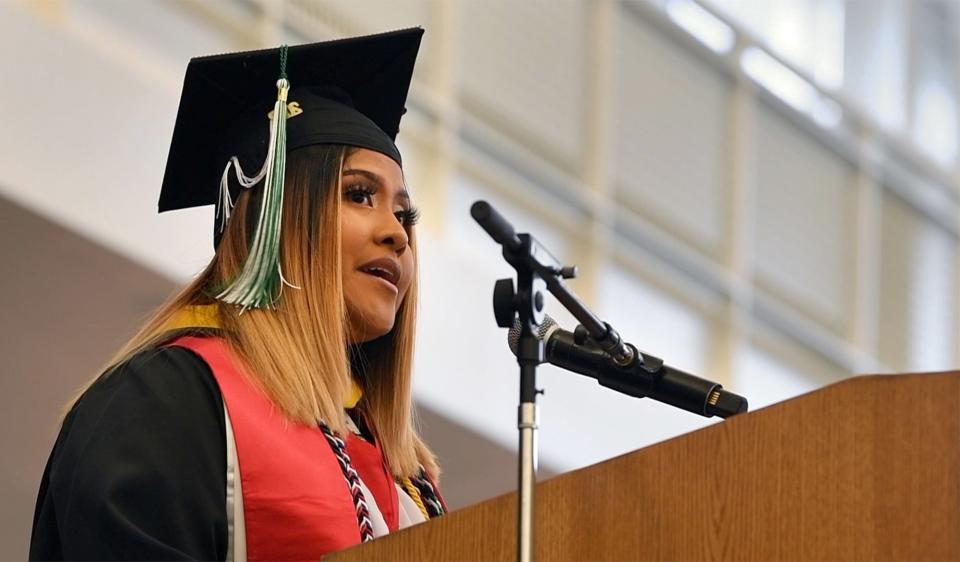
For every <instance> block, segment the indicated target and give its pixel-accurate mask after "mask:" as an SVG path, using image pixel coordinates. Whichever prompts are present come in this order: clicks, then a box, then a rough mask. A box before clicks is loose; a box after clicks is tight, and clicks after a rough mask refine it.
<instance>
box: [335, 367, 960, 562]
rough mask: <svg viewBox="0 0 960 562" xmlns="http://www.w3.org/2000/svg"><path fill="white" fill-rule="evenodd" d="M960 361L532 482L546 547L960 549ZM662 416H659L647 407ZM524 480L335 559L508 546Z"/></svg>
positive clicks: (639, 554) (624, 552)
mask: <svg viewBox="0 0 960 562" xmlns="http://www.w3.org/2000/svg"><path fill="white" fill-rule="evenodd" d="M958 402H960V373H939V374H915V375H884V376H865V377H856V378H852V379H849V380H847V381H844V382H841V383H838V384H835V385H832V386H829V387H827V388H824V389H821V390H819V391H817V392H813V393H811V394H807V395H804V396H801V397H798V398H795V399H792V400H789V401H787V402H783V403H781V404H777V405H774V406H771V407H769V408H765V409H762V410H759V411H756V412H752V413H749V414H746V415H741V416H738V417H735V418H731V419H729V420H727V421H725V422H723V423H720V424H716V425H713V426H710V427H707V428H705V429H702V430H699V431H696V432H694V433H690V434H688V435H684V436H681V437H677V438H675V439H671V440H669V441H666V442H663V443H660V444H657V445H654V446H651V447H648V448H646V449H642V450H640V451H636V452H634V453H631V454H629V455H625V456H622V457H618V458H615V459H611V460H609V461H606V462H603V463H600V464H598V465H594V466H591V467H587V468H584V469H582V470H577V471H574V472H571V473H568V474H564V475H562V476H559V477H556V478H554V479H552V480H549V481H547V482H543V483H541V484H538V485H537V490H536V524H537V525H536V533H537V534H536V556H535V558H536V559H537V560H960V409H958V407H957V406H958ZM651 422H654V420H651ZM515 533H516V494H509V495H506V496H501V497H499V498H495V499H492V500H489V501H487V502H484V503H481V504H478V505H475V506H472V507H469V508H466V509H463V510H461V511H458V512H454V513H451V514H449V515H446V516H444V517H442V518H440V519H437V520H435V521H431V522H429V523H425V524H422V525H418V526H416V527H413V528H410V529H405V530H403V531H400V532H398V533H394V534H392V535H389V536H387V537H384V538H381V539H378V540H376V541H373V542H371V543H368V544H366V545H361V546H358V547H354V548H351V549H348V550H345V551H342V552H339V553H336V554H333V555H331V556H329V557H327V558H326V559H327V560H336V561H348V560H351V561H352V560H422V561H426V560H514V559H515V558H516V552H515V548H516V546H515V545H516V537H515Z"/></svg>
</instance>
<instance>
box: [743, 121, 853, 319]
mask: <svg viewBox="0 0 960 562" xmlns="http://www.w3.org/2000/svg"><path fill="white" fill-rule="evenodd" d="M756 137H757V150H758V154H757V158H756V161H757V165H758V168H757V211H756V212H757V224H756V259H757V263H756V268H757V276H758V278H759V281H760V283H761V284H762V285H763V286H764V287H765V288H766V289H768V290H770V291H772V292H773V293H774V294H776V295H777V296H779V297H781V298H783V299H784V300H786V301H787V303H788V304H790V305H792V306H794V307H796V308H797V309H799V310H800V311H802V312H805V313H807V314H808V315H810V316H812V317H814V318H816V319H817V320H819V321H821V322H823V323H824V324H826V325H827V327H828V328H830V329H832V330H833V331H834V332H836V333H838V334H841V335H843V334H844V333H845V331H846V330H847V326H848V325H849V322H850V315H851V303H852V291H853V282H852V279H853V267H854V261H853V251H854V240H855V237H854V234H855V232H856V229H855V225H854V224H853V222H852V221H853V218H854V216H855V214H854V205H855V201H854V198H853V195H854V194H853V170H852V168H851V167H850V165H849V164H848V163H847V162H846V161H845V160H843V159H842V158H841V157H840V156H839V155H838V154H837V153H836V152H833V151H831V150H830V149H828V148H826V147H825V146H824V145H822V144H821V143H819V142H818V141H816V140H815V139H814V138H813V137H811V136H810V135H808V134H807V133H805V132H804V131H803V130H801V129H798V128H797V127H796V126H795V125H793V124H792V123H790V122H788V121H787V120H786V119H785V118H784V117H783V116H781V115H780V114H778V113H775V112H774V111H773V110H771V109H769V108H767V107H765V106H762V107H760V108H759V110H758V112H757V134H756Z"/></svg>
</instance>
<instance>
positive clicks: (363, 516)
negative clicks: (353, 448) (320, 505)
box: [319, 422, 373, 542]
mask: <svg viewBox="0 0 960 562" xmlns="http://www.w3.org/2000/svg"><path fill="white" fill-rule="evenodd" d="M319 425H320V430H321V431H323V436H324V437H326V438H327V443H329V444H330V448H331V449H333V454H334V455H335V456H336V457H337V462H339V463H340V470H341V471H343V478H344V480H346V481H347V488H349V489H350V496H351V497H352V498H353V506H354V508H355V509H356V510H357V523H358V524H359V525H360V540H361V541H362V542H367V541H372V540H373V524H371V523H370V513H369V511H367V500H366V498H364V497H363V488H361V487H360V476H359V475H358V474H357V471H356V470H355V469H354V468H353V465H352V464H351V463H350V455H348V454H347V446H346V444H345V443H344V442H343V439H340V438H339V437H337V436H336V435H334V434H333V432H332V431H330V428H329V427H327V424H325V423H323V422H320V424H319Z"/></svg>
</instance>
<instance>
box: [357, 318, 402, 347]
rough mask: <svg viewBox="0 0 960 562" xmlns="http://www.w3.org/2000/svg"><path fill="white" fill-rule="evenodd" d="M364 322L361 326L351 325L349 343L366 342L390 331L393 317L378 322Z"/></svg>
mask: <svg viewBox="0 0 960 562" xmlns="http://www.w3.org/2000/svg"><path fill="white" fill-rule="evenodd" d="M367 320H368V321H367V322H365V323H364V324H363V325H362V326H353V327H352V329H351V330H350V343H354V344H356V343H366V342H368V341H373V340H375V339H377V338H382V337H383V336H385V335H387V334H389V333H390V330H392V329H393V324H394V318H393V317H391V318H390V319H389V320H383V321H380V322H369V320H370V319H369V318H368V319H367Z"/></svg>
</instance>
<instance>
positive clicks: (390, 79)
mask: <svg viewBox="0 0 960 562" xmlns="http://www.w3.org/2000/svg"><path fill="white" fill-rule="evenodd" d="M422 36H423V29H420V28H414V29H405V30H400V31H393V32H389V33H382V34H379V35H370V36H366V37H353V38H349V39H340V40H336V41H327V42H323V43H312V44H308V45H297V46H292V47H288V55H287V65H286V73H287V76H288V77H289V80H290V86H291V89H290V93H289V96H288V102H289V103H290V104H292V103H294V102H297V103H298V104H299V107H300V109H302V110H303V113H302V114H298V115H295V116H291V118H289V119H288V121H287V125H286V126H287V150H293V149H294V148H299V147H303V146H308V145H312V144H345V145H350V146H360V147H362V148H370V149H373V150H376V151H378V152H382V153H384V154H386V155H387V156H390V157H391V158H393V159H394V160H396V161H397V162H398V163H399V161H400V153H399V151H397V148H396V146H394V144H393V141H394V140H395V139H396V136H397V132H398V131H399V128H400V117H401V116H402V115H403V113H404V112H405V111H406V110H405V108H404V104H405V103H406V99H407V91H408V89H409V87H410V79H411V77H412V75H413V66H414V62H415V61H416V57H417V51H418V50H419V47H420V39H421V37H422ZM279 70H280V49H267V50H262V51H249V52H243V53H228V54H224V55H214V56H208V57H199V58H195V59H192V60H191V61H190V64H189V65H187V73H186V76H185V77H184V81H183V93H182V95H181V98H180V109H179V111H178V113H177V122H176V125H175V126H174V130H173V141H172V143H171V145H170V154H169V156H168V158H167V168H166V172H165V173H164V177H163V185H162V187H161V191H160V205H159V207H160V212H163V211H170V210H175V209H184V208H188V207H196V206H200V205H210V204H214V203H216V202H217V197H218V190H219V185H220V179H221V175H222V173H223V168H224V166H225V165H226V163H227V160H228V159H229V158H230V157H231V156H237V157H238V158H239V160H240V163H241V164H242V167H243V169H244V170H248V171H249V170H251V169H255V168H256V169H259V166H260V164H261V163H262V162H263V159H264V157H265V156H266V153H267V145H268V141H269V129H268V125H269V121H268V119H267V113H268V112H270V111H271V109H272V108H273V105H274V102H275V101H276V98H277V87H276V81H277V75H278V72H279ZM289 113H290V112H289V111H288V114H289Z"/></svg>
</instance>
